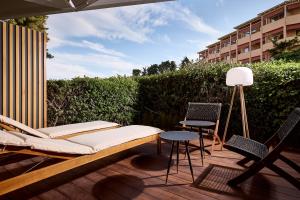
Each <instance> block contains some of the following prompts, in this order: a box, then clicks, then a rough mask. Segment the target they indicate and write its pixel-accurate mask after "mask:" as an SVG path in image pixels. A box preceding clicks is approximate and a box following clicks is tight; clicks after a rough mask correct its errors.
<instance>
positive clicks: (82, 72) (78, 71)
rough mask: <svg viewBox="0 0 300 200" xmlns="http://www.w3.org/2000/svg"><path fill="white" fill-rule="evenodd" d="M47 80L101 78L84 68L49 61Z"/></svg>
mask: <svg viewBox="0 0 300 200" xmlns="http://www.w3.org/2000/svg"><path fill="white" fill-rule="evenodd" d="M47 62H48V63H47V78H48V79H71V78H74V77H83V76H89V77H96V76H101V75H100V74H96V73H94V72H92V71H88V70H87V69H86V68H85V67H84V66H80V65H74V64H70V63H69V64H66V63H59V62H55V61H53V60H51V61H49V60H48V61H47Z"/></svg>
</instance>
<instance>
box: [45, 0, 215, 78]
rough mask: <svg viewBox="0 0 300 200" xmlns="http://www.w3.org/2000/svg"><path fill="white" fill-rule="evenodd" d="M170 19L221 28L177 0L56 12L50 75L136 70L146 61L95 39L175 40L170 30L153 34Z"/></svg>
mask: <svg viewBox="0 0 300 200" xmlns="http://www.w3.org/2000/svg"><path fill="white" fill-rule="evenodd" d="M171 22H176V23H178V22H179V23H181V28H188V29H190V30H192V31H195V32H198V33H204V34H207V35H212V36H216V35H218V34H219V31H218V30H216V29H214V28H213V27H211V26H209V25H208V24H206V23H205V22H204V21H203V19H202V18H200V17H199V16H197V15H196V14H194V13H193V12H192V11H191V10H190V9H188V8H187V7H185V6H183V5H181V4H180V3H178V2H169V3H160V4H148V5H139V6H129V7H124V8H113V9H103V10H95V11H85V12H78V13H66V14H59V15H51V16H50V17H49V20H48V27H49V37H50V42H49V45H48V48H49V49H50V52H51V53H52V54H53V55H54V56H55V58H54V59H51V60H48V78H49V79H53V78H55V79H58V78H73V77H75V76H84V75H86V76H92V77H94V76H100V77H107V76H112V75H116V74H120V75H123V74H131V70H132V69H133V68H134V67H135V66H143V64H141V63H132V62H131V61H129V60H130V57H128V56H127V55H125V54H124V53H123V52H120V51H117V50H115V49H111V48H107V47H105V46H104V45H103V44H101V42H94V41H100V39H101V40H127V41H130V42H134V43H139V44H142V43H145V42H153V40H154V39H155V40H158V42H161V41H163V42H166V43H170V42H171V39H170V37H169V36H168V35H167V34H160V33H159V34H158V35H155V36H153V34H154V33H155V31H156V29H157V27H161V26H168V25H170V24H171ZM157 36H159V37H157ZM62 47H64V48H62ZM66 47H67V48H66ZM70 47H74V48H73V49H74V50H75V51H69V50H70V49H71V48H70ZM78 49H82V50H78ZM74 52H81V53H74ZM170 60H173V59H170ZM141 62H144V61H141Z"/></svg>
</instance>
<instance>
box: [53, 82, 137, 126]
mask: <svg viewBox="0 0 300 200" xmlns="http://www.w3.org/2000/svg"><path fill="white" fill-rule="evenodd" d="M136 99H137V82H136V81H134V80H133V79H131V78H123V77H114V78H108V79H99V78H87V77H85V78H75V79H73V80H51V81H48V105H49V107H48V124H49V126H54V125H60V124H71V123H78V122H87V121H94V120H106V121H114V122H117V123H121V124H123V125H127V124H130V123H131V122H132V120H133V118H134V117H133V115H135V105H136Z"/></svg>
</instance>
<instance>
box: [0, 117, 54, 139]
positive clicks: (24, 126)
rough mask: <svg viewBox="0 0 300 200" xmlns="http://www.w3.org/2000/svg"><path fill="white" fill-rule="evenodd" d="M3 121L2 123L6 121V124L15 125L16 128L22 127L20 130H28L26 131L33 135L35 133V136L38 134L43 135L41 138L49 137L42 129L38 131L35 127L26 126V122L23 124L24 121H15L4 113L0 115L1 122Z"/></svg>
mask: <svg viewBox="0 0 300 200" xmlns="http://www.w3.org/2000/svg"><path fill="white" fill-rule="evenodd" d="M1 122H2V123H5V124H9V125H12V126H13V127H16V128H18V129H20V130H22V131H24V132H26V133H29V134H31V135H35V136H37V137H41V138H49V136H48V135H46V134H44V133H42V132H40V131H37V130H35V129H33V128H30V127H29V126H26V125H24V124H22V123H20V122H17V121H15V120H13V119H11V118H8V117H5V116H3V115H0V123H1Z"/></svg>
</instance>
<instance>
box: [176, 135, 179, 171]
mask: <svg viewBox="0 0 300 200" xmlns="http://www.w3.org/2000/svg"><path fill="white" fill-rule="evenodd" d="M176 164H177V173H178V165H179V141H177V163H176Z"/></svg>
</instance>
